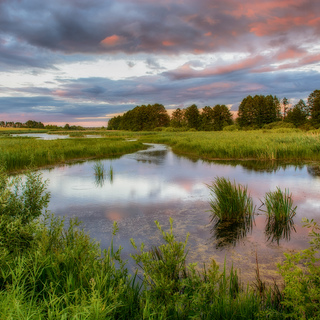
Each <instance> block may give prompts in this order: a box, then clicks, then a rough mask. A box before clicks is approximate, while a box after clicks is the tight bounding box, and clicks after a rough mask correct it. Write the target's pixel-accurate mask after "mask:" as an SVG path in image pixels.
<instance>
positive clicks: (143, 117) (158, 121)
mask: <svg viewBox="0 0 320 320" xmlns="http://www.w3.org/2000/svg"><path fill="white" fill-rule="evenodd" d="M169 122H170V117H169V115H168V113H167V110H166V109H165V107H164V106H163V105H162V104H158V103H155V104H153V105H150V104H148V105H147V106H146V105H141V106H137V107H135V108H134V109H132V110H129V111H127V112H126V113H124V114H123V115H122V116H116V117H114V118H112V119H110V120H109V122H108V129H109V130H119V129H120V130H132V131H142V130H154V129H155V128H157V127H166V126H168V125H169Z"/></svg>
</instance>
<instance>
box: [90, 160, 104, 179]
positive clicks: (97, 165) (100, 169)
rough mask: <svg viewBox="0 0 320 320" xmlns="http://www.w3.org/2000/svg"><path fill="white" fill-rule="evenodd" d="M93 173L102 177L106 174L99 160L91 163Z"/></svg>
mask: <svg viewBox="0 0 320 320" xmlns="http://www.w3.org/2000/svg"><path fill="white" fill-rule="evenodd" d="M93 169H94V174H95V176H96V177H99V178H102V179H103V178H104V177H105V174H106V170H105V168H104V165H103V163H102V162H101V161H100V160H99V161H97V162H96V163H95V164H94V165H93Z"/></svg>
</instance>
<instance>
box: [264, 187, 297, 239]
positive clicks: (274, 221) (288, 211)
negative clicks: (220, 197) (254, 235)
mask: <svg viewBox="0 0 320 320" xmlns="http://www.w3.org/2000/svg"><path fill="white" fill-rule="evenodd" d="M263 204H264V205H265V207H266V209H265V210H264V209H260V210H261V211H264V212H266V214H267V223H266V228H265V234H266V236H267V239H268V241H269V240H271V242H272V241H277V243H278V244H279V241H280V240H281V239H286V240H289V239H290V233H291V231H292V230H294V231H295V228H294V223H293V217H294V216H295V215H296V209H297V207H296V206H295V207H293V200H292V195H291V194H289V190H286V189H285V191H284V192H283V191H282V190H281V189H280V188H279V187H277V190H276V191H270V192H267V193H266V196H265V199H264V203H263Z"/></svg>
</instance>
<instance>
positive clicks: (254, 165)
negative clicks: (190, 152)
mask: <svg viewBox="0 0 320 320" xmlns="http://www.w3.org/2000/svg"><path fill="white" fill-rule="evenodd" d="M203 162H207V163H212V162H216V163H220V164H226V165H229V166H232V167H236V166H241V167H242V168H243V169H245V170H248V171H254V172H267V173H276V172H278V171H280V170H285V169H287V168H292V167H294V168H295V169H296V170H301V169H302V168H303V167H304V164H301V163H296V164H295V163H292V162H290V163H285V162H281V161H275V160H214V161H210V160H203ZM319 175H320V170H319Z"/></svg>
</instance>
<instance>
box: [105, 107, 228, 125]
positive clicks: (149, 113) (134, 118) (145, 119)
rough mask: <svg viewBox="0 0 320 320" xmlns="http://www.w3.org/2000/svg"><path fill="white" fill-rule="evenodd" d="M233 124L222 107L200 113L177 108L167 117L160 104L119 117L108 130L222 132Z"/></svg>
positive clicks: (137, 109) (195, 108) (109, 123)
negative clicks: (164, 129)
mask: <svg viewBox="0 0 320 320" xmlns="http://www.w3.org/2000/svg"><path fill="white" fill-rule="evenodd" d="M231 124H233V119H232V114H231V112H230V111H229V109H228V107H227V106H225V105H216V106H214V107H213V108H211V107H209V106H206V107H204V108H203V109H202V110H201V111H200V110H199V109H198V107H197V106H196V105H195V104H193V105H191V106H190V107H187V108H185V109H180V108H177V109H176V110H175V111H174V112H173V113H172V115H171V117H170V116H169V114H168V112H167V110H166V109H165V107H164V106H163V105H162V104H158V103H156V104H153V105H150V104H149V105H147V106H146V105H142V106H137V107H135V108H134V109H132V110H129V111H127V112H126V113H124V114H123V115H122V116H116V117H113V118H112V119H110V120H109V122H108V129H109V130H132V131H142V130H154V129H156V128H161V127H173V128H180V129H186V130H187V129H194V130H222V128H223V127H224V126H227V125H231Z"/></svg>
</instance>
